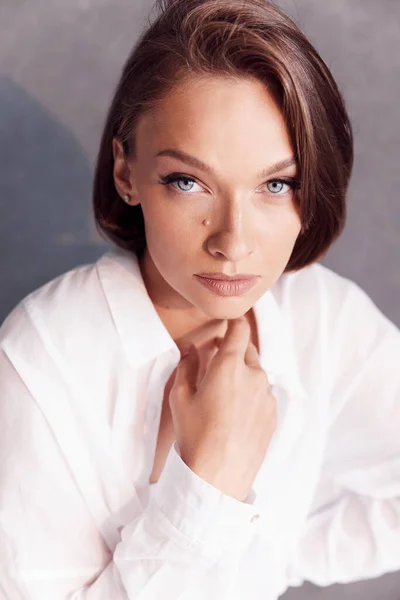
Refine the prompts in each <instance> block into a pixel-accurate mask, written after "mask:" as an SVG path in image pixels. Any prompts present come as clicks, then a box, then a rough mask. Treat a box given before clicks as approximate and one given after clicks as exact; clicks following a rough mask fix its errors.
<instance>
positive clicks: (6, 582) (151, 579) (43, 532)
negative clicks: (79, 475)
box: [0, 347, 255, 600]
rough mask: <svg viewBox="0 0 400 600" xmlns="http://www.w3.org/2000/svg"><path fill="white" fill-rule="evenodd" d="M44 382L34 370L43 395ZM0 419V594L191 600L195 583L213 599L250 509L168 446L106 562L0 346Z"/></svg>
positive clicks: (52, 440) (50, 599) (23, 598)
mask: <svg viewBox="0 0 400 600" xmlns="http://www.w3.org/2000/svg"><path fill="white" fill-rule="evenodd" d="M37 351H38V348H37V347H36V352H35V353H32V356H31V357H30V358H28V360H30V362H31V363H32V362H36V358H37ZM50 376H51V377H53V378H54V376H53V374H51V375H50V374H46V375H45V374H44V373H43V374H41V377H42V379H43V382H44V384H43V385H44V387H43V391H44V393H46V390H45V385H46V383H45V382H46V378H47V377H50ZM52 389H54V381H53V386H52ZM54 402H57V398H56V397H54ZM0 423H1V437H0V465H1V466H0V597H1V598H2V597H3V596H2V594H3V595H4V597H5V598H6V599H7V600H55V599H57V600H111V599H112V600H127V599H128V600H133V599H135V600H145V599H146V600H147V599H149V598H159V597H160V598H167V597H168V598H169V599H170V600H174V599H175V598H178V597H179V598H187V597H190V598H194V594H195V593H196V592H198V591H199V589H200V584H201V585H206V586H207V590H208V592H207V595H208V598H209V599H210V600H213V599H215V600H217V599H219V598H221V595H222V593H223V591H224V589H226V587H227V586H228V584H229V582H230V578H231V577H232V576H233V572H232V569H231V568H230V565H231V562H230V561H231V560H233V559H234V558H235V556H237V555H238V553H241V552H242V551H243V549H244V547H245V546H246V544H247V543H248V541H249V540H250V538H251V536H252V534H253V528H254V526H255V525H253V523H252V522H251V516H252V515H253V512H254V510H253V507H252V505H251V504H247V503H242V502H238V501H237V500H235V499H234V498H231V497H230V496H227V495H224V494H222V493H221V492H220V491H219V490H217V489H216V488H214V487H213V486H211V485H209V484H208V483H207V482H205V481H204V480H202V479H201V478H200V477H198V476H197V475H196V474H195V473H193V472H192V471H191V470H190V469H189V468H188V467H187V466H186V465H185V463H184V462H183V461H182V460H181V458H180V456H179V451H177V450H178V449H177V448H176V447H175V446H173V447H172V448H171V451H170V453H169V455H168V459H167V463H166V466H165V468H164V471H163V472H162V475H161V477H160V479H159V482H158V486H157V490H156V495H155V498H154V499H152V500H151V501H150V502H149V504H148V505H147V506H146V507H145V509H144V511H143V512H142V514H140V515H138V516H137V517H136V518H135V519H134V520H133V521H132V522H130V523H128V524H127V525H126V526H125V527H124V528H123V529H122V530H121V540H120V541H119V542H118V543H117V546H116V548H115V551H114V555H113V556H112V555H111V553H110V552H109V550H108V548H107V547H106V546H105V544H104V542H103V540H102V538H101V535H100V534H99V531H98V529H97V527H96V525H95V523H94V521H93V519H92V516H91V514H90V513H89V511H88V509H87V506H86V503H85V500H84V498H83V497H82V495H81V493H80V491H79V489H78V487H77V485H76V481H75V479H74V473H73V471H72V469H71V467H70V465H69V464H68V462H67V460H66V458H65V456H64V455H63V453H62V451H61V449H60V446H59V445H58V443H57V439H56V436H55V435H54V432H53V431H52V430H51V428H50V427H49V424H48V422H47V420H46V418H45V415H44V414H43V413H42V412H41V410H40V408H39V405H38V404H37V403H36V402H35V398H34V396H33V395H32V394H31V392H30V390H29V389H28V387H27V386H26V385H25V383H24V381H23V380H22V378H21V377H20V375H19V373H18V372H17V370H16V368H15V366H14V365H13V363H12V362H11V360H10V359H9V358H8V356H7V353H6V352H5V351H4V350H2V349H1V348H0ZM208 588H209V589H210V590H212V591H211V592H210V591H209V589H208ZM200 593H202V592H200ZM167 594H168V596H167ZM200 597H201V596H200Z"/></svg>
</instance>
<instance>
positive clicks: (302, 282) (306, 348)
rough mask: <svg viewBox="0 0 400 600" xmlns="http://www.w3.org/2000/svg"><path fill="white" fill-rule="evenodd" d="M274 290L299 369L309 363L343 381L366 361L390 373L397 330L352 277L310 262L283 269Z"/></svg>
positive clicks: (398, 342) (399, 340)
mask: <svg viewBox="0 0 400 600" xmlns="http://www.w3.org/2000/svg"><path fill="white" fill-rule="evenodd" d="M273 293H274V296H275V297H276V299H277V302H278V303H279V305H280V306H281V308H282V310H283V311H284V313H285V315H286V316H287V318H288V319H289V322H290V325H291V331H292V334H293V339H294V341H295V345H296V348H297V353H298V357H299V361H300V362H301V361H304V365H303V367H304V369H306V370H307V369H309V368H310V365H311V366H312V368H313V370H314V371H315V370H316V368H318V370H320V371H321V372H323V373H324V377H327V378H328V379H331V380H332V381H336V382H339V381H341V380H343V381H344V382H345V385H347V382H348V381H349V380H352V379H354V378H355V377H356V376H357V375H358V374H360V373H362V372H363V371H364V369H365V367H366V365H367V364H370V365H371V363H374V369H375V371H376V370H379V369H381V370H383V368H385V369H386V370H387V371H388V372H389V371H390V369H391V373H392V374H391V377H393V376H394V373H395V371H396V370H397V366H395V361H396V360H397V359H396V358H395V357H398V355H399V352H400V330H399V329H398V327H397V326H396V325H395V324H394V323H393V322H392V321H390V319H389V318H388V317H387V316H386V315H385V314H384V313H383V312H382V311H381V310H380V308H378V306H377V305H376V303H375V302H374V301H373V300H372V298H371V297H370V296H369V295H368V293H367V292H366V291H365V290H364V289H362V288H361V287H360V286H359V285H358V284H357V283H355V282H354V281H353V280H351V279H348V278H346V277H343V276H341V275H339V274H338V273H335V272H334V271H332V270H331V269H329V268H327V267H325V266H323V265H321V264H319V263H315V264H313V265H310V266H309V267H306V268H304V269H302V270H300V271H297V272H295V273H288V274H284V275H283V276H282V277H281V278H280V280H278V282H277V284H276V286H275V288H274V290H273Z"/></svg>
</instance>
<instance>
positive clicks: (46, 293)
mask: <svg viewBox="0 0 400 600" xmlns="http://www.w3.org/2000/svg"><path fill="white" fill-rule="evenodd" d="M102 300H103V299H102V296H101V285H100V282H99V278H98V275H97V269H96V263H90V264H84V265H79V266H77V267H75V268H74V269H71V270H70V271H67V272H66V273H62V274H61V275H58V276H57V277H55V278H54V279H52V280H51V281H48V282H47V283H45V284H44V285H42V286H40V287H39V288H37V289H36V290H34V291H32V292H31V293H30V294H28V295H27V296H25V298H23V299H22V300H21V301H20V302H19V303H18V304H17V305H16V306H15V307H14V309H13V310H12V311H11V312H10V313H9V314H8V316H7V317H6V318H5V320H4V321H3V323H2V325H1V327H0V345H3V344H6V343H9V342H12V341H17V339H20V337H21V336H23V335H24V334H27V333H28V332H29V331H30V329H36V330H37V331H41V330H42V329H43V327H45V328H46V329H48V330H49V331H52V332H53V333H54V334H56V333H57V332H59V331H60V332H63V333H67V332H68V330H71V328H73V326H74V324H76V325H77V324H80V325H81V326H82V325H83V326H84V325H85V323H87V322H88V321H87V320H86V317H87V316H89V315H92V314H93V310H94V309H95V310H96V308H98V307H99V306H101V305H102ZM89 322H90V321H89Z"/></svg>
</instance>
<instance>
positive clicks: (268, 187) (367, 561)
mask: <svg viewBox="0 0 400 600" xmlns="http://www.w3.org/2000/svg"><path fill="white" fill-rule="evenodd" d="M157 8H158V9H159V11H160V13H159V15H158V17H157V19H156V20H155V21H154V22H153V23H152V24H151V25H150V26H149V28H148V29H147V30H146V31H145V32H144V33H143V35H142V36H141V38H140V39H139V41H138V42H137V44H136V45H135V48H134V49H133V51H132V53H131V55H130V56H129V58H128V60H127V62H126V65H125V66H124V69H123V72H122V75H121V79H120V81H119V83H118V85H117V89H116V91H115V95H114V99H113V101H112V104H111V107H110V110H109V113H108V117H107V120H106V123H105V128H104V132H103V136H102V140H101V145H100V150H99V154H98V160H97V166H96V172H95V179H94V194H93V205H94V215H95V220H96V223H97V225H98V228H99V231H100V232H101V233H102V234H103V235H105V236H106V237H107V238H108V239H110V240H111V241H112V242H113V243H114V244H115V247H114V248H113V249H111V250H110V251H109V252H107V253H105V254H104V255H103V256H102V257H100V259H99V260H98V261H97V262H95V263H93V264H87V265H81V266H79V267H77V268H75V269H73V270H72V271H70V272H68V273H65V274H63V275H61V276H59V277H57V278H56V279H54V280H52V281H50V282H48V283H47V284H46V285H44V286H43V287H41V288H40V289H38V290H35V291H34V292H32V293H31V294H30V295H29V296H27V297H26V298H25V299H24V300H23V301H22V302H21V303H20V304H19V305H18V306H16V307H15V309H14V310H13V311H12V312H11V314H10V315H9V316H8V318H7V319H6V320H5V322H4V323H3V325H2V328H1V330H0V400H1V402H0V407H1V409H0V410H1V415H0V417H1V424H2V437H1V441H0V451H1V466H2V468H1V471H0V474H1V475H0V477H1V479H0V490H1V491H0V499H1V510H0V526H1V560H0V565H1V567H0V568H1V578H0V583H1V587H0V589H1V590H2V591H3V595H4V597H5V598H7V599H9V600H17V599H18V600H20V599H24V600H39V599H40V600H50V599H51V600H55V599H57V600H61V599H63V600H64V599H65V600H66V599H69V600H106V599H107V600H109V599H112V600H120V599H121V600H122V599H127V598H128V599H129V600H134V599H135V600H145V599H146V600H149V599H158V598H163V599H164V600H166V599H168V600H175V599H178V598H179V599H180V600H183V599H191V600H193V599H200V598H201V599H203V598H206V597H207V598H208V599H209V600H214V599H215V600H217V599H218V600H222V599H223V598H224V599H227V600H228V599H229V600H238V599H244V598H246V600H261V599H262V600H273V599H276V598H278V596H279V595H281V594H282V593H283V592H284V591H285V589H286V588H287V587H288V586H296V585H297V586H298V585H301V584H302V582H303V581H304V580H309V581H312V582H314V583H316V584H317V585H322V586H324V585H329V584H332V583H335V582H348V581H353V580H357V579H366V578H371V577H377V576H379V575H381V574H382V573H385V572H389V571H395V570H397V569H399V568H400V525H399V523H400V437H399V435H398V431H399V428H400V427H399V426H400V408H399V402H397V404H396V401H398V400H399V398H400V378H399V375H398V357H399V354H400V334H399V330H398V329H397V328H396V327H395V325H394V324H393V323H391V322H390V321H389V320H388V319H387V318H386V317H385V316H384V315H383V314H382V313H381V312H380V311H379V310H378V308H377V307H376V306H375V304H374V303H373V302H372V300H371V299H370V298H369V297H368V296H367V295H366V293H365V292H364V291H363V290H362V289H360V288H359V287H358V286H357V285H356V284H355V283H354V282H352V281H350V280H348V279H346V278H343V277H341V276H339V275H337V274H336V273H334V272H333V271H331V270H329V269H328V268H326V267H324V266H322V265H321V264H318V263H317V260H318V259H319V258H321V257H322V256H323V255H324V254H325V253H326V251H327V250H328V248H329V247H330V246H331V245H332V243H333V242H334V241H335V240H336V239H337V237H338V236H339V234H340V233H341V231H342V229H343V226H344V222H345V214H346V209H345V196H346V192H347V188H348V184H349V179H350V176H351V170H352V164H353V139H352V131H351V125H350V123H349V119H348V116H347V113H346V109H345V105H344V101H343V99H342V97H341V94H340V92H339V90H338V88H337V85H336V83H335V81H334V80H333V77H332V75H331V73H330V72H329V70H328V68H327V66H326V65H325V63H324V62H323V60H322V59H321V57H320V56H319V55H318V54H317V52H316V50H315V49H314V48H313V47H312V46H311V44H310V42H309V41H308V40H307V39H306V38H305V36H304V34H303V33H302V32H301V31H299V29H298V28H297V26H296V25H295V24H294V23H293V22H292V21H291V20H290V19H289V17H288V16H286V15H285V14H284V13H283V12H282V11H281V10H280V9H279V8H278V7H277V6H275V5H273V4H272V3H269V2H266V1H265V0H247V2H239V0H229V1H228V0H206V1H201V0H177V1H172V0H164V1H159V2H158V3H157ZM221 277H223V278H228V281H221V280H220V278H221ZM238 277H239V279H240V281H239V282H238V281H237V282H236V283H235V282H233V281H229V279H230V278H234V279H237V278H238ZM245 279H247V281H245ZM189 347H191V351H190V352H189V353H188V352H187V350H188V348H189Z"/></svg>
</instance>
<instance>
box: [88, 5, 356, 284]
mask: <svg viewBox="0 0 400 600" xmlns="http://www.w3.org/2000/svg"><path fill="white" fill-rule="evenodd" d="M155 8H156V9H158V12H159V14H158V15H157V18H156V19H155V21H154V22H153V23H151V22H150V21H149V27H148V28H147V29H146V30H145V31H144V32H143V33H142V34H141V36H140V38H139V39H138V41H137V43H136V44H135V46H134V48H133V50H132V51H131V54H130V55H129V57H128V59H127V61H126V63H125V65H124V67H123V69H122V74H121V78H120V81H119V83H118V84H117V86H116V90H115V94H114V98H113V100H112V102H111V106H110V108H109V111H108V115H107V117H106V122H105V127H104V131H103V134H102V138H101V142H100V149H99V153H98V157H97V162H96V167H95V174H94V185H93V199H92V201H93V209H94V217H95V223H96V228H97V231H98V232H99V233H100V235H101V236H102V237H105V238H108V239H109V240H111V241H112V242H114V243H115V244H116V245H117V246H119V247H121V248H124V249H127V250H130V251H132V252H135V253H136V254H140V253H141V252H142V251H143V250H144V248H145V246H146V240H145V229H144V219H143V212H142V209H141V206H140V204H139V205H137V206H129V205H128V204H126V203H125V202H124V201H123V200H122V199H121V198H120V196H119V194H118V192H117V190H116V188H115V185H114V177H113V166H114V158H113V151H112V139H113V137H114V136H115V137H116V138H117V139H118V140H119V141H120V142H121V144H122V147H123V149H124V153H125V156H126V158H127V160H129V159H134V158H135V153H136V149H135V139H134V138H135V126H136V124H137V122H138V119H139V117H140V116H141V115H144V114H145V113H147V112H149V111H151V110H152V109H153V108H157V103H159V102H160V101H163V100H165V99H166V97H167V95H168V94H169V93H170V92H172V91H173V90H174V87H175V86H176V85H177V84H182V83H185V82H189V83H190V78H191V77H197V78H198V77H204V76H209V77H212V76H218V77H219V76H223V77H227V78H230V79H232V80H238V78H243V77H244V78H256V79H257V80H259V81H261V82H262V83H263V84H264V85H265V87H266V89H267V90H268V91H269V93H270V94H272V95H273V97H274V99H275V101H276V102H278V106H279V108H280V110H281V114H282V116H283V118H284V121H285V123H286V126H287V130H288V135H289V139H290V140H291V143H292V146H293V152H294V155H295V158H296V160H297V163H298V169H299V170H298V177H299V180H300V182H301V188H300V190H297V191H296V192H295V196H294V202H295V206H296V209H297V210H298V214H299V216H300V219H301V223H302V228H301V231H300V233H299V236H298V238H297V240H296V243H295V245H294V248H293V251H292V254H291V257H290V259H289V261H288V263H287V265H286V268H285V271H284V272H289V271H296V270H299V269H301V268H303V267H305V266H307V265H309V264H311V263H313V262H315V261H317V260H318V259H319V258H321V257H322V256H323V255H324V254H325V253H326V251H327V250H328V248H329V247H330V245H331V244H332V243H333V242H334V241H335V240H336V239H337V237H338V236H339V235H340V234H341V232H342V230H343V227H344V224H345V219H346V202H345V199H346V193H347V188H348V184H349V180H350V176H351V172H352V168H353V152H354V151H353V132H352V127H351V123H350V120H349V117H348V114H347V112H346V108H345V103H344V100H343V97H342V95H341V93H340V91H339V89H338V86H337V84H336V82H335V80H334V78H333V76H332V74H331V72H330V70H329V69H328V67H327V65H326V64H325V63H324V61H323V60H322V58H321V57H320V56H319V54H318V52H317V51H316V50H315V48H314V47H313V46H312V44H311V43H310V42H309V41H308V39H307V38H306V37H305V35H304V34H303V33H302V31H301V30H300V29H299V28H298V26H297V25H296V24H295V23H294V22H293V21H292V20H291V19H290V18H289V17H288V16H287V15H286V14H285V13H284V12H283V11H282V9H280V8H279V7H278V6H277V5H276V4H275V3H273V2H271V1H269V0H156V3H155Z"/></svg>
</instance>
